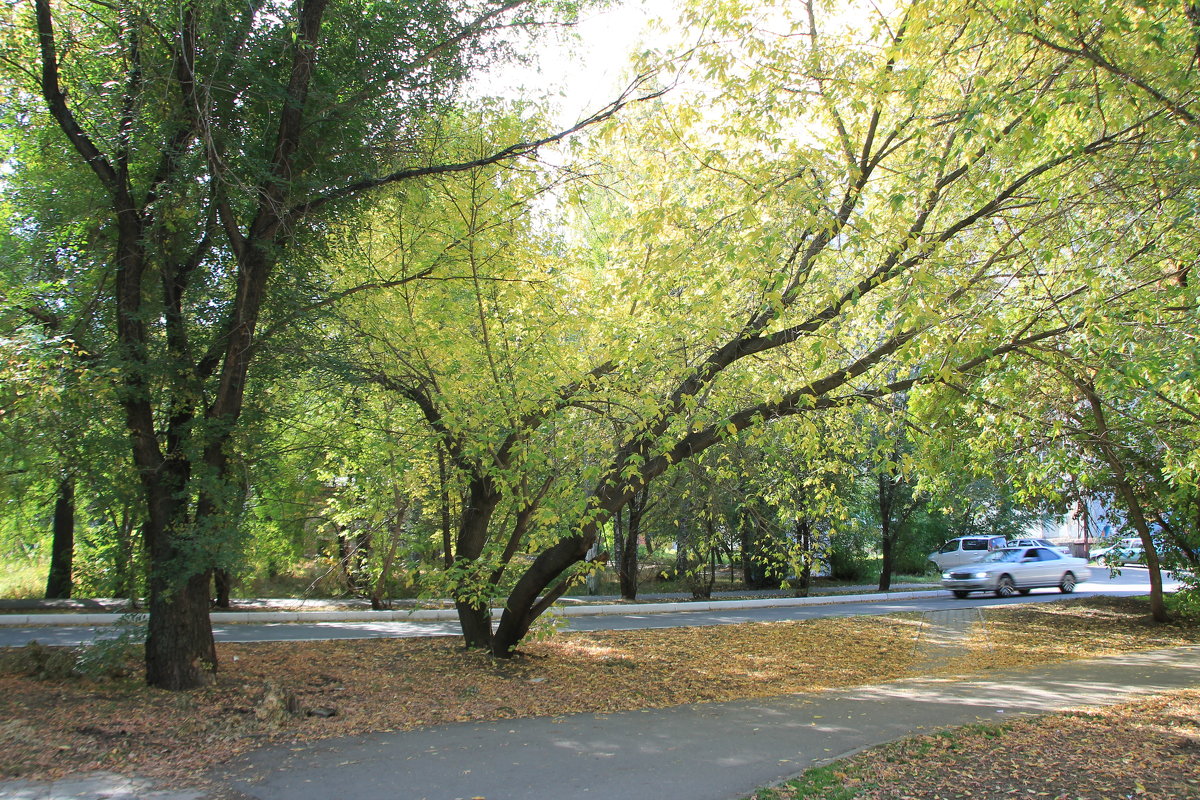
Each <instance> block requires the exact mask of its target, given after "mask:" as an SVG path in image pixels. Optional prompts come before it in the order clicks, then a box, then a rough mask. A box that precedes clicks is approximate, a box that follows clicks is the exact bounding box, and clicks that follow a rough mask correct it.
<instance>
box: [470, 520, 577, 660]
mask: <svg viewBox="0 0 1200 800" xmlns="http://www.w3.org/2000/svg"><path fill="white" fill-rule="evenodd" d="M596 524H597V523H591V524H589V525H588V526H587V527H586V528H585V529H584V533H583V534H582V535H580V536H573V537H571V538H569V539H563V540H562V541H560V542H558V543H557V544H555V545H553V546H552V547H550V548H548V549H546V550H543V551H542V553H541V554H540V555H539V556H538V557H537V558H535V559H534V561H533V563H532V564H531V565H530V566H529V568H528V569H526V570H525V572H524V573H523V574H522V575H521V578H520V580H518V581H517V585H516V586H514V587H513V590H512V592H510V593H509V595H508V601H507V602H506V603H505V604H504V613H503V614H502V615H501V616H500V625H499V626H498V627H497V628H496V634H495V636H494V637H493V639H492V655H494V656H496V658H512V655H513V653H514V651H515V650H516V647H517V645H518V644H520V642H521V640H522V639H523V638H525V634H527V633H529V626H530V625H532V624H533V621H534V620H535V619H537V618H538V617H539V616H541V614H542V612H544V611H545V610H546V609H548V608H549V607H550V606H551V605H552V604H553V603H554V601H555V600H557V599H558V598H559V597H561V596H562V594H563V592H564V591H566V588H567V582H566V581H565V580H561V579H562V577H563V573H564V572H566V571H567V570H568V569H570V568H571V567H572V566H573V565H575V564H578V563H579V562H581V561H583V560H584V559H585V558H587V553H588V550H589V549H590V548H591V546H592V544H594V543H595V541H596ZM555 581H558V583H557V585H554V586H553V587H552V588H551V585H552V584H554V582H555ZM543 591H544V594H543ZM460 617H461V615H460Z"/></svg>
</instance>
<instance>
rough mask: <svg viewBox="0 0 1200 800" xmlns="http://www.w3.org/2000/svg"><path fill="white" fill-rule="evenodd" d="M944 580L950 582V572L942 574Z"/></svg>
mask: <svg viewBox="0 0 1200 800" xmlns="http://www.w3.org/2000/svg"><path fill="white" fill-rule="evenodd" d="M942 580H944V581H948V580H950V573H949V572H943V573H942Z"/></svg>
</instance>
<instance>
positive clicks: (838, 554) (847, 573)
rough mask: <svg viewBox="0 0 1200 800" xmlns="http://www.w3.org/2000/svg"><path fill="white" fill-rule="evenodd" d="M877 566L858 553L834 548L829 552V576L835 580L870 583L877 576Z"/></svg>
mask: <svg viewBox="0 0 1200 800" xmlns="http://www.w3.org/2000/svg"><path fill="white" fill-rule="evenodd" d="M878 572H879V570H878V568H877V567H876V566H875V565H874V564H872V563H871V559H869V558H866V557H865V556H863V555H860V554H859V553H854V552H847V551H846V550H841V549H835V550H831V551H830V553H829V577H831V578H833V579H834V580H835V581H851V582H852V583H871V582H872V581H874V580H875V579H876V578H877V577H878Z"/></svg>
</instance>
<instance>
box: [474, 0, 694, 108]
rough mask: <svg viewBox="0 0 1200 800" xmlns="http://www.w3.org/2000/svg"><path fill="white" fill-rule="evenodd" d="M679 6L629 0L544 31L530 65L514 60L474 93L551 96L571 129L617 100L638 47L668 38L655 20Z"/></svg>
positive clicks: (482, 80) (669, 17) (665, 0)
mask: <svg viewBox="0 0 1200 800" xmlns="http://www.w3.org/2000/svg"><path fill="white" fill-rule="evenodd" d="M674 7H675V4H674V3H672V2H671V0H624V1H623V2H617V3H613V4H612V5H610V6H607V7H604V8H596V9H592V10H586V11H584V12H583V14H582V15H581V17H580V21H579V24H577V25H575V26H574V27H573V28H570V29H566V30H563V31H561V32H559V33H557V34H555V33H550V34H546V32H544V31H543V32H542V34H541V41H539V42H538V43H537V45H536V46H535V48H536V49H535V53H534V57H533V58H532V59H531V60H530V62H529V63H528V64H525V65H522V64H516V63H508V64H504V65H503V66H501V67H499V68H497V69H495V70H493V71H491V72H488V73H486V74H484V75H482V76H480V77H479V78H478V79H477V81H476V83H475V86H474V87H473V88H472V90H471V93H472V94H478V95H484V96H487V95H490V96H498V97H508V98H514V99H515V98H520V99H528V100H532V101H535V102H536V101H538V100H539V99H541V98H543V97H546V98H548V99H549V101H550V104H551V114H552V117H551V119H552V120H553V121H554V122H555V124H556V125H557V126H560V127H569V126H570V125H572V124H574V123H575V121H576V120H578V119H580V118H582V117H585V116H587V115H589V114H592V113H594V112H596V111H597V110H598V109H600V108H603V107H604V106H605V105H607V104H608V103H611V102H612V101H613V100H614V99H616V97H617V96H618V95H619V94H620V92H621V90H622V89H624V88H625V87H626V86H627V85H628V83H629V80H630V77H631V74H630V56H631V55H632V54H633V53H634V52H635V48H637V47H639V46H645V45H646V44H647V42H654V41H659V40H661V39H662V38H663V32H662V31H661V30H659V29H656V28H655V27H653V26H652V24H651V23H652V22H653V21H655V20H662V21H664V22H666V23H667V24H670V23H671V22H672V21H673V20H674V19H675V13H674V11H673V9H674Z"/></svg>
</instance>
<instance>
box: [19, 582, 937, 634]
mask: <svg viewBox="0 0 1200 800" xmlns="http://www.w3.org/2000/svg"><path fill="white" fill-rule="evenodd" d="M939 594H940V595H948V594H949V593H948V592H947V591H946V590H945V589H925V590H920V591H907V592H889V593H886V594H879V593H874V594H851V595H845V594H842V595H821V596H819V597H764V598H760V599H757V600H709V601H704V602H686V603H642V604H606V605H589V606H565V607H563V606H555V607H554V608H552V609H551V613H554V614H558V615H559V616H563V617H592V616H600V615H603V614H669V613H673V612H701V611H733V610H737V609H742V608H787V607H791V606H816V605H833V604H835V603H870V602H885V601H887V600H913V599H917V598H921V597H937V596H938V595H939ZM503 611H504V609H502V608H493V609H492V617H493V618H494V619H498V618H499V616H500V614H501V613H502V612H503ZM123 616H125V615H124V614H2V615H0V627H18V626H20V627H36V626H42V625H112V624H114V623H116V622H118V621H119V620H120V619H121V618H122V617H123ZM209 619H211V620H212V621H213V622H214V623H222V624H230V623H233V624H236V623H239V622H241V623H249V622H283V623H295V622H413V621H423V622H432V621H446V620H457V619H458V613H457V612H456V611H455V610H454V609H452V608H425V609H415V610H411V611H396V610H390V611H214V612H213V613H211V614H209Z"/></svg>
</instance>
